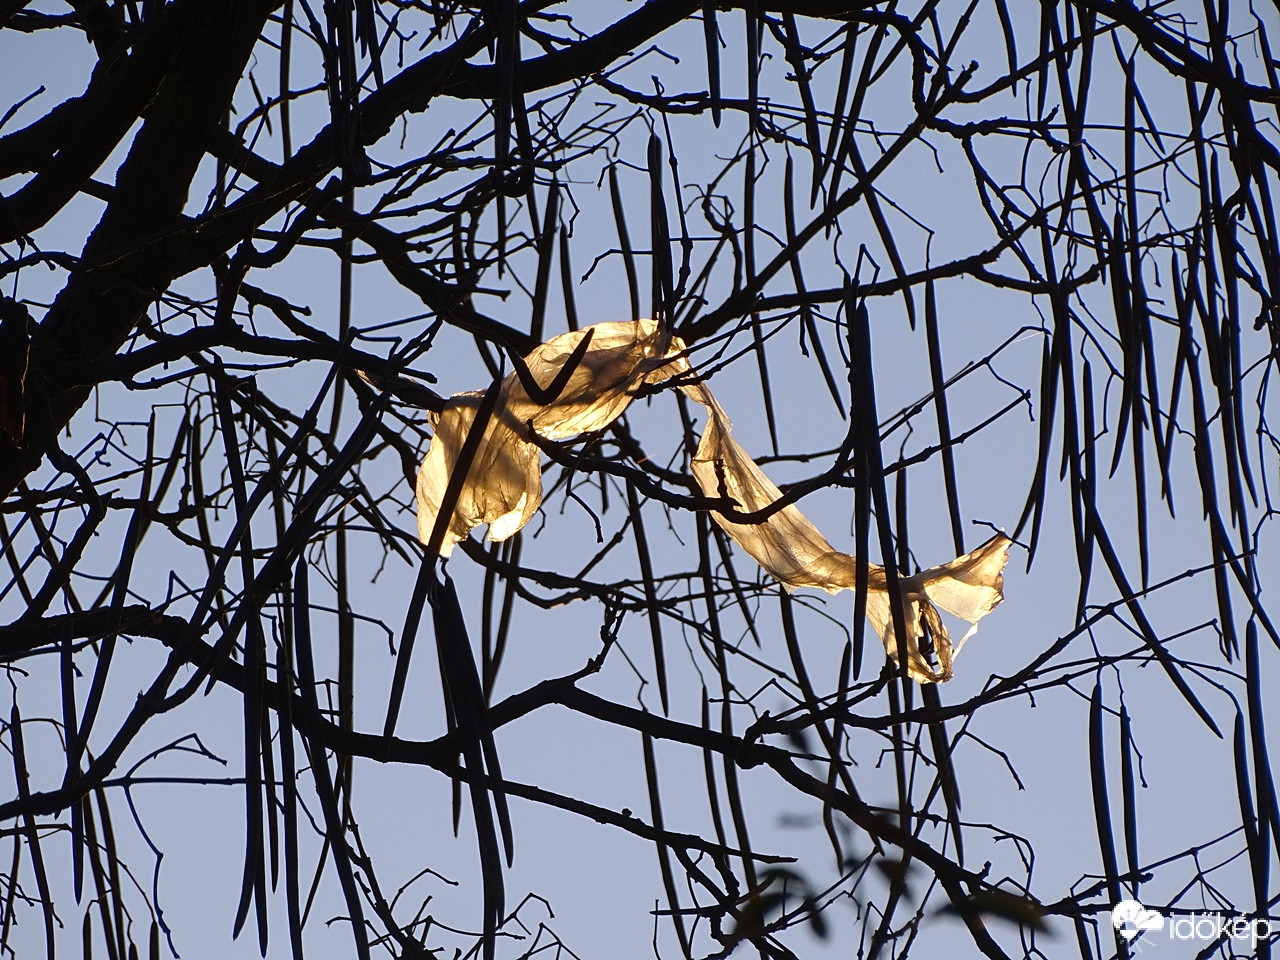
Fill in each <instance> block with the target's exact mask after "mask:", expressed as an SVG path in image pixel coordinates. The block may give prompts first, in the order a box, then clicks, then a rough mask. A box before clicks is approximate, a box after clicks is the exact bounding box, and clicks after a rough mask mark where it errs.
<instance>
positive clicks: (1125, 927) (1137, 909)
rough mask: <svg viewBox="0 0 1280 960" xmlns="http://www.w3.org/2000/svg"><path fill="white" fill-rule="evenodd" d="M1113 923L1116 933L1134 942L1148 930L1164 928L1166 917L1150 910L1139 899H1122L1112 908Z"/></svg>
mask: <svg viewBox="0 0 1280 960" xmlns="http://www.w3.org/2000/svg"><path fill="white" fill-rule="evenodd" d="M1111 925H1112V926H1113V927H1115V928H1116V933H1118V934H1120V936H1122V937H1124V938H1125V940H1127V941H1130V942H1132V940H1133V938H1134V937H1136V936H1137V935H1138V934H1140V933H1142V932H1144V931H1146V930H1161V929H1163V928H1164V917H1162V916H1160V914H1158V913H1156V912H1155V911H1154V910H1148V909H1147V908H1146V907H1144V906H1143V905H1142V904H1140V903H1139V902H1138V901H1137V900H1121V901H1120V902H1119V903H1117V904H1116V905H1115V906H1114V907H1112V908H1111Z"/></svg>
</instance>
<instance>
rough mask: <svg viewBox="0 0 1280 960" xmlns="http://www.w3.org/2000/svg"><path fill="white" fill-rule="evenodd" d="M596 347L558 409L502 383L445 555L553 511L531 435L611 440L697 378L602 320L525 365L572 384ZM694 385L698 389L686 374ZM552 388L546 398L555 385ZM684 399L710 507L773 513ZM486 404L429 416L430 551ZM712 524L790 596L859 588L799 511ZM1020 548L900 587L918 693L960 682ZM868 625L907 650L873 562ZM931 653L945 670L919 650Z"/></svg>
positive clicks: (678, 348) (656, 345)
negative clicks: (469, 539) (958, 665)
mask: <svg viewBox="0 0 1280 960" xmlns="http://www.w3.org/2000/svg"><path fill="white" fill-rule="evenodd" d="M588 335H590V337H591V340H590V343H589V344H588V345H587V347H586V349H585V352H583V353H582V355H581V358H580V360H579V362H578V364H577V366H576V367H575V368H574V369H573V371H572V373H571V374H570V376H569V378H568V380H567V381H566V382H565V384H564V386H563V389H561V390H560V392H559V394H558V395H556V396H555V397H554V399H552V400H551V401H550V402H549V403H546V404H542V403H539V402H538V401H537V400H535V399H534V398H532V397H530V395H529V393H528V391H527V390H526V389H525V386H524V384H522V383H521V380H520V378H519V377H518V376H517V375H516V374H514V373H513V374H511V375H510V376H508V377H507V378H506V379H505V380H504V381H503V382H502V385H501V388H500V391H499V395H498V398H497V403H496V406H495V407H494V411H493V414H492V416H490V418H489V420H488V423H487V424H485V427H484V435H483V437H482V438H481V440H480V442H479V445H478V446H477V447H476V452H475V456H474V458H473V459H472V462H471V465H470V469H469V470H468V471H467V475H466V477H465V478H463V479H462V480H461V481H460V486H459V488H458V491H457V492H458V499H457V505H456V506H455V508H454V510H453V515H452V516H451V517H450V518H449V520H448V527H447V529H446V530H445V531H444V538H443V540H442V541H441V546H440V555H441V556H442V557H448V556H449V555H450V554H451V553H452V552H453V548H454V545H455V544H456V543H457V542H458V541H459V540H461V539H462V538H464V537H466V536H467V535H469V534H470V532H471V530H472V529H474V528H475V527H478V526H480V525H481V524H488V526H489V539H490V540H505V539H507V538H508V537H510V536H512V535H513V534H514V533H515V532H516V531H518V530H519V529H520V528H521V527H523V526H524V525H525V524H526V523H528V522H529V520H530V519H531V518H532V517H533V515H534V513H535V512H537V509H538V506H539V505H540V504H541V503H542V470H541V465H540V453H541V451H540V450H539V449H538V446H537V444H536V443H534V442H533V441H532V440H530V439H529V438H530V436H531V433H530V431H531V430H532V431H533V433H536V434H537V436H538V437H541V438H542V439H544V440H567V439H570V438H572V437H576V436H578V435H579V434H582V433H588V432H591V431H593V430H603V429H604V428H605V427H607V426H608V425H609V424H610V423H612V422H613V421H614V420H615V419H617V418H618V417H619V416H621V415H622V413H623V411H624V410H626V408H627V404H629V403H630V402H631V398H632V397H633V396H634V395H635V392H636V391H637V389H638V388H640V387H641V386H642V385H644V384H652V383H659V382H661V381H663V380H667V379H669V378H671V377H674V376H677V375H681V374H685V375H691V374H692V373H693V369H692V368H691V367H690V366H689V363H688V362H687V361H686V360H685V359H684V357H683V353H684V351H685V346H684V344H683V343H682V342H681V341H680V340H679V338H670V340H669V342H668V343H666V344H664V343H663V338H662V336H661V335H660V333H659V331H658V327H657V324H656V323H655V322H654V321H652V320H637V321H635V322H626V321H624V322H617V323H598V324H595V325H594V326H592V327H587V328H586V329H584V330H577V331H574V332H571V333H565V334H561V335H560V336H558V337H553V338H552V339H551V340H548V341H547V342H546V343H544V344H542V345H541V346H539V347H537V348H536V349H535V350H534V351H533V352H532V353H530V354H529V356H528V357H526V358H525V365H526V367H527V368H528V371H529V373H530V374H531V375H532V377H533V379H534V380H535V381H537V383H538V384H539V385H546V384H550V383H551V382H552V381H553V380H554V379H555V378H556V375H557V374H560V373H561V370H562V369H563V368H564V366H565V364H566V362H568V361H569V360H570V359H571V356H572V354H573V353H574V352H575V349H577V348H580V346H581V343H582V341H583V339H584V338H585V337H587V336H588ZM685 379H689V378H688V377H685ZM544 388H545V387H544ZM680 389H681V390H683V391H684V393H685V395H686V396H688V397H689V398H690V399H691V400H694V401H695V402H697V403H700V404H702V406H703V407H705V408H706V410H707V423H706V426H705V428H704V429H703V432H702V438H701V440H700V441H699V442H698V450H697V453H696V454H695V455H694V458H693V463H692V469H693V476H694V479H695V480H696V481H697V483H698V486H699V487H700V488H701V490H702V492H703V494H704V495H705V496H707V497H709V498H715V499H720V498H724V497H727V498H729V499H731V500H733V501H734V502H735V503H736V504H737V505H738V506H737V510H738V512H740V513H754V512H756V511H758V510H763V509H764V508H766V507H768V506H770V505H771V504H773V503H774V502H775V501H776V500H778V498H779V497H781V496H782V493H781V491H780V490H779V489H778V488H777V486H775V485H774V483H773V482H772V481H771V480H770V479H769V478H768V477H766V476H765V475H764V473H763V472H762V471H761V469H760V467H759V466H757V464H756V462H755V461H754V460H752V459H751V457H749V456H748V455H747V453H746V451H745V450H743V449H742V447H741V446H740V445H739V444H738V442H737V441H736V440H734V438H733V434H732V433H731V428H732V423H731V422H730V420H729V418H728V417H727V416H726V415H725V412H724V410H722V409H721V407H720V405H719V404H718V403H717V402H716V400H715V398H714V397H713V396H712V395H711V391H710V390H708V389H707V387H706V386H705V385H704V384H702V383H698V382H689V383H686V384H685V385H683V386H681V388H680ZM482 396H483V395H482V394H481V393H479V392H469V393H458V394H454V396H453V397H452V398H451V399H450V400H449V402H448V403H447V404H446V405H445V408H444V410H442V411H441V412H440V413H438V414H432V415H431V417H430V419H431V423H432V425H433V426H434V428H435V437H434V439H433V440H432V441H431V447H430V449H429V450H428V451H427V455H426V458H425V459H424V460H423V462H422V468H421V470H419V472H418V483H417V496H418V536H419V538H420V539H421V540H422V542H423V543H430V542H431V536H432V532H433V531H434V529H435V526H436V522H437V517H438V515H439V513H440V505H441V503H442V502H443V500H444V498H445V494H446V491H447V490H448V488H449V482H450V478H451V476H452V475H453V472H454V466H455V464H456V463H457V462H458V457H459V454H460V452H461V451H462V448H463V445H464V443H465V442H466V440H467V435H468V433H469V432H470V430H471V428H472V425H473V424H474V423H475V419H476V411H477V407H478V405H479V403H480V400H481V397H482ZM711 516H712V518H713V519H714V520H715V522H716V523H718V524H719V525H720V526H721V528H723V529H724V531H725V532H726V533H727V534H729V536H730V537H732V538H733V539H734V540H735V541H736V542H737V543H738V545H739V546H741V547H742V548H743V549H744V550H745V551H746V552H747V553H749V554H750V555H751V556H752V558H753V559H754V560H755V561H756V562H757V563H758V564H760V566H761V567H763V568H764V569H765V570H766V571H767V572H768V573H769V574H770V575H771V576H773V577H775V578H776V579H777V580H779V581H780V582H781V583H782V585H783V586H784V587H786V588H787V589H789V590H791V589H795V588H797V587H816V588H818V589H821V590H826V591H827V592H828V593H838V592H839V591H841V590H853V589H855V577H856V574H857V560H856V559H855V558H854V557H852V556H851V555H849V554H847V553H840V552H839V551H837V550H835V549H834V548H833V547H832V546H831V544H830V543H828V542H827V540H826V538H825V537H823V536H822V534H821V533H820V532H819V531H818V528H817V527H815V526H814V525H813V524H812V523H811V522H810V521H809V518H808V517H806V516H805V515H804V514H803V513H802V512H801V511H800V509H799V508H798V507H796V506H795V505H794V504H788V505H787V506H785V507H783V508H782V509H780V510H777V511H775V512H774V513H772V514H770V515H769V516H768V517H767V518H766V519H764V520H762V521H760V522H759V523H735V522H734V521H732V520H730V519H728V518H726V517H724V516H723V515H721V514H720V513H718V512H716V511H712V512H711ZM1010 543H1011V541H1010V540H1009V538H1008V537H1006V536H1004V535H1003V534H997V535H996V536H994V537H992V538H991V539H990V540H988V541H987V542H986V543H984V544H983V545H982V546H980V547H978V548H977V549H976V550H973V551H971V552H969V553H966V554H965V555H964V556H962V557H957V558H956V559H955V560H952V561H951V562H950V563H945V564H943V565H941V566H938V567H930V568H929V569H928V570H922V571H921V572H920V573H917V574H915V575H914V576H910V577H906V576H899V577H898V585H899V589H900V592H901V595H902V608H903V611H902V612H903V619H904V622H905V626H906V634H907V637H906V649H907V672H908V674H909V675H910V676H911V677H912V678H913V679H915V680H918V681H920V682H921V683H930V682H940V681H943V680H947V679H950V677H951V665H952V660H953V658H954V656H955V654H956V653H958V652H959V649H960V647H961V646H963V644H964V642H965V641H966V640H967V639H968V638H969V637H970V636H971V635H972V634H973V633H974V631H975V630H976V629H977V623H978V621H979V620H981V619H982V618H983V617H984V616H986V615H987V614H988V613H990V612H991V611H992V610H993V609H994V608H995V606H996V605H997V604H998V603H999V602H1000V601H1001V599H1003V597H1002V594H1001V587H1002V585H1003V571H1004V565H1005V562H1006V561H1007V559H1008V555H1009V546H1010ZM867 567H868V571H869V576H868V590H867V619H868V620H870V622H871V625H872V627H873V628H874V629H875V631H876V633H877V634H878V635H879V637H880V639H881V640H882V641H883V642H884V645H885V649H886V650H887V651H888V653H889V655H890V656H892V657H893V658H894V659H895V660H896V659H898V656H899V645H898V642H897V639H896V637H895V632H894V627H893V612H892V601H891V599H890V594H889V587H888V582H887V579H886V574H885V570H884V568H883V567H880V566H877V565H876V564H868V565H867ZM939 607H941V608H942V609H943V610H945V611H947V612H948V613H950V614H953V615H954V616H957V617H959V618H960V619H962V620H966V621H968V622H969V623H970V624H971V626H970V628H969V631H968V632H967V633H966V634H965V635H964V637H962V638H961V640H960V641H959V643H956V644H954V645H953V644H952V641H951V638H950V636H949V635H948V633H947V629H946V627H945V626H944V625H943V623H942V619H941V617H940V616H939V614H938V609H937V608H939ZM926 637H928V639H929V640H930V641H931V642H932V645H933V652H934V656H935V657H936V659H937V666H936V667H935V666H933V665H931V664H930V663H929V662H928V660H927V659H926V658H925V656H924V654H923V653H922V652H921V649H920V645H921V641H922V640H924V639H925V638H926Z"/></svg>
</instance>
